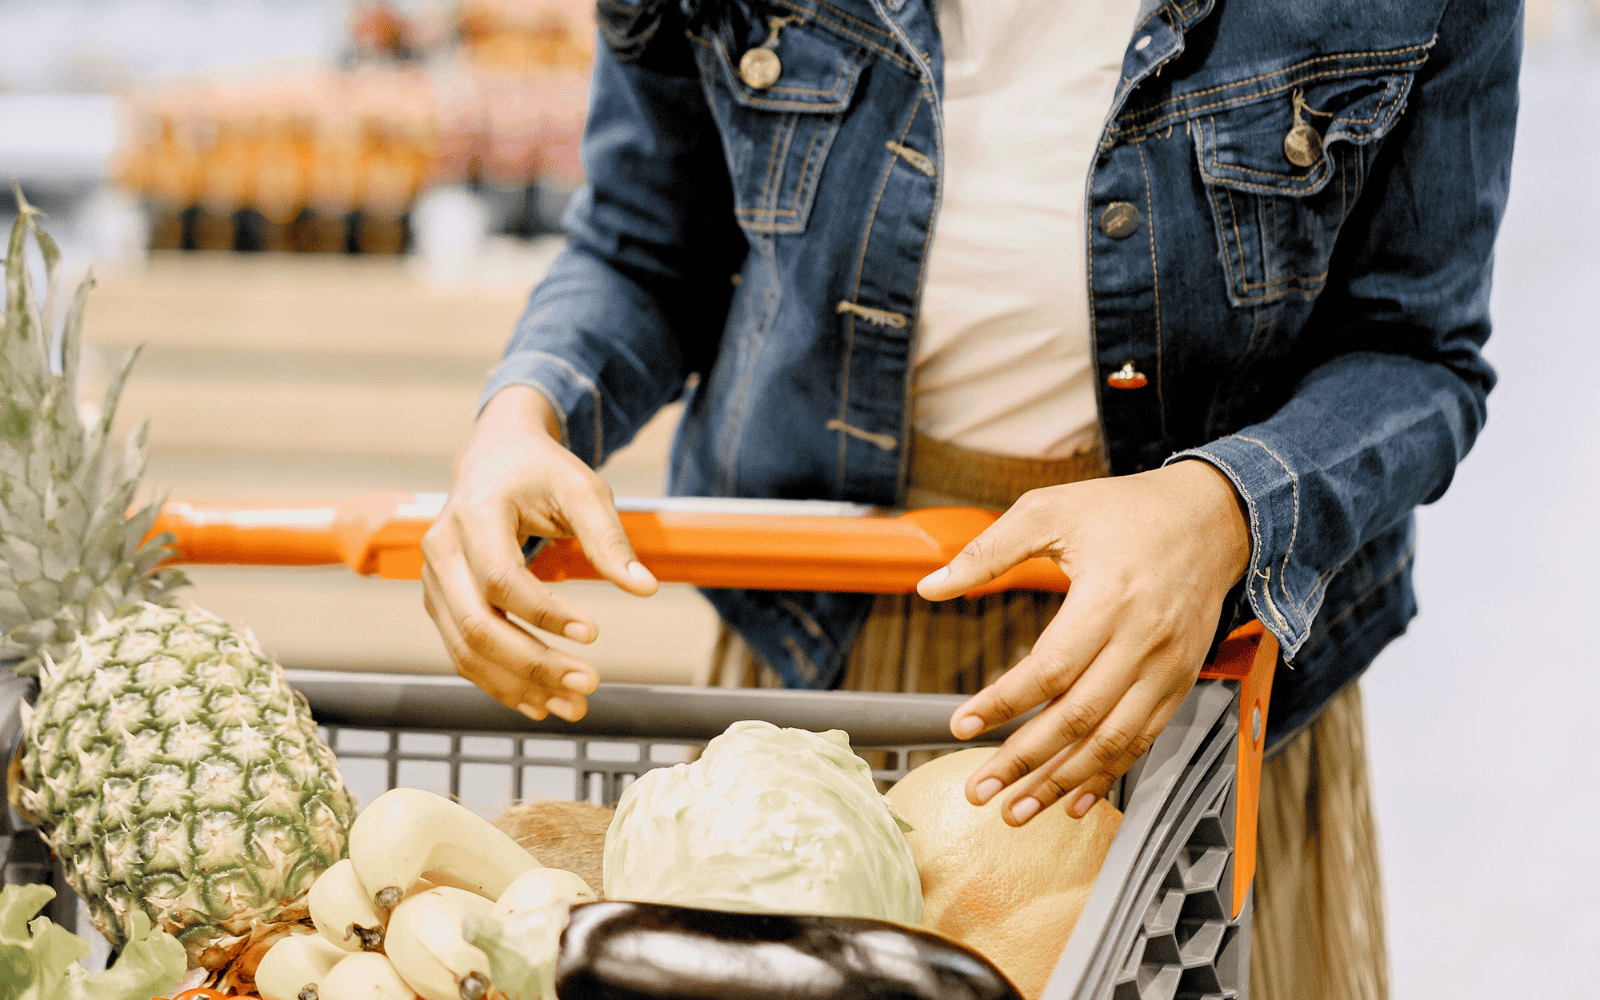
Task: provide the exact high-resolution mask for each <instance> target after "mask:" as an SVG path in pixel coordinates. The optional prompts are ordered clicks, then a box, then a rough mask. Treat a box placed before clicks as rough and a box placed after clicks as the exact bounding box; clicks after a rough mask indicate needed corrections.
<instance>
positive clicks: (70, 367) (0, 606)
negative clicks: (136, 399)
mask: <svg viewBox="0 0 1600 1000" xmlns="http://www.w3.org/2000/svg"><path fill="white" fill-rule="evenodd" d="M16 198H17V207H18V215H17V221H16V224H15V225H14V226H13V227H12V230H11V236H10V240H9V242H8V243H7V250H6V259H5V265H4V281H5V290H6V303H5V315H4V322H3V325H0V381H3V382H4V384H5V386H6V392H5V394H4V398H3V399H0V636H3V637H4V638H3V639H0V659H3V658H20V659H21V660H22V663H21V664H20V665H19V666H17V668H16V670H17V672H18V673H29V674H31V673H36V672H37V671H38V666H39V663H40V660H41V657H42V654H48V655H50V656H53V657H57V658H60V657H62V656H64V655H65V654H66V651H67V645H68V644H69V643H70V642H71V641H72V639H73V638H74V636H75V635H76V633H77V632H79V631H81V630H83V629H85V628H88V627H92V625H93V623H95V622H96V621H98V620H99V618H101V617H114V616H115V615H117V614H119V613H125V612H127V611H129V610H132V609H134V608H136V607H137V606H138V605H139V604H140V603H141V602H143V601H150V602H152V603H156V604H166V603H170V602H171V600H172V599H173V597H172V595H171V591H173V590H174V589H176V588H178V587H182V586H186V585H187V583H188V581H187V580H186V579H185V578H184V577H183V575H182V574H181V573H179V572H177V571H175V570H168V569H159V568H158V567H159V566H160V564H161V562H162V561H163V560H164V559H166V558H167V557H168V556H170V554H171V550H170V548H168V547H167V546H166V545H165V542H166V541H168V539H164V538H163V539H152V540H148V541H147V540H145V536H146V535H147V534H149V532H150V528H151V526H152V525H153V523H154V521H155V516H156V513H157V509H156V507H155V506H149V505H147V506H145V507H143V508H141V509H140V510H139V511H138V512H136V513H134V514H132V515H131V516H130V514H129V511H130V508H131V507H132V506H133V504H134V501H135V498H136V496H137V494H138V490H139V480H140V478H141V477H142V476H143V475H144V468H145V434H146V428H145V427H140V428H139V429H138V430H137V431H135V432H134V433H133V434H131V435H129V436H128V439H127V442H126V444H125V446H124V447H123V448H121V449H120V454H118V455H116V457H115V458H113V457H112V455H113V454H115V453H113V452H110V451H108V449H111V448H112V447H113V444H112V435H111V428H112V422H113V420H114V418H115V416H116V410H117V401H118V399H119V398H120V397H121V395H122V390H123V387H124V386H125V385H126V384H127V380H128V375H129V373H130V371H131V370H132V367H133V364H134V362H135V361H136V360H137V359H138V356H139V351H138V350H137V349H135V350H134V351H132V352H130V353H129V355H128V357H127V358H125V359H124V360H123V362H122V363H121V364H120V365H119V366H118V367H117V369H116V371H115V372H114V373H113V375H112V377H111V380H110V384H109V385H108V386H107V389H106V395H105V401H104V405H103V406H102V407H101V412H100V414H99V416H98V418H97V419H95V420H93V421H91V422H90V423H89V424H88V425H85V422H84V420H83V418H82V416H80V413H79V409H78V390H79V385H78V378H79V357H80V354H81V351H82V347H83V318H84V311H85V308H86V305H87V302H88V294H89V289H90V287H91V285H92V279H85V280H84V281H83V282H81V283H80V284H79V285H78V286H77V288H76V290H75V291H74V294H73V296H72V299H71V302H70V303H69V304H68V306H67V308H66V310H65V314H64V315H63V314H62V313H61V312H60V310H59V309H58V302H59V301H60V298H61V296H60V284H61V275H62V258H61V251H60V248H59V247H57V246H56V243H55V240H53V239H52V238H51V237H50V235H49V234H48V233H47V232H45V230H44V228H43V227H42V226H41V225H40V222H39V219H40V218H41V213H40V212H39V210H38V209H36V208H34V207H33V206H32V205H30V204H28V202H27V199H26V198H24V197H23V196H22V192H21V191H20V190H18V191H17V192H16ZM30 236H31V237H32V242H33V245H34V246H36V247H37V249H38V254H39V259H40V260H42V261H43V264H44V278H45V285H46V294H45V298H44V300H43V301H40V300H39V299H38V297H37V296H35V294H34V292H33V289H32V287H31V285H30V281H29V268H28V252H29V251H28V245H29V237H30ZM58 325H59V326H60V339H59V341H58V342H57V341H56V339H55V337H54V332H55V330H56V328H57V326H58ZM0 1000H3V998H0Z"/></svg>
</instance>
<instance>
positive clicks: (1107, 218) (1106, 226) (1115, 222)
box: [1100, 201, 1139, 240]
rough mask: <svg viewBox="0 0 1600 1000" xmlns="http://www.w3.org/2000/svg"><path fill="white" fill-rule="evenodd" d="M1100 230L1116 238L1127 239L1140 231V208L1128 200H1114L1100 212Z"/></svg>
mask: <svg viewBox="0 0 1600 1000" xmlns="http://www.w3.org/2000/svg"><path fill="white" fill-rule="evenodd" d="M1100 231H1101V232H1103V233H1105V234H1106V235H1107V236H1109V237H1111V238H1112V239H1114V240H1125V239H1127V238H1128V237H1129V236H1132V235H1133V234H1134V233H1136V232H1138V231H1139V210H1138V209H1137V208H1134V207H1133V205H1132V204H1130V203H1128V202H1126V201H1114V202H1112V203H1111V204H1109V205H1107V206H1106V210H1105V211H1104V212H1101V213H1100Z"/></svg>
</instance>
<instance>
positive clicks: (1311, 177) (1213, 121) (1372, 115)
mask: <svg viewBox="0 0 1600 1000" xmlns="http://www.w3.org/2000/svg"><path fill="white" fill-rule="evenodd" d="M1411 79H1412V73H1410V72H1402V73H1388V74H1382V75H1375V76H1360V77H1341V78H1339V79H1334V80H1321V81H1316V82H1312V83H1307V84H1306V85H1305V86H1304V87H1303V88H1302V89H1300V90H1297V91H1295V92H1289V91H1287V90H1285V91H1281V92H1279V93H1277V94H1274V95H1272V96H1270V97H1267V98H1264V99H1262V100H1259V101H1255V102H1252V103H1247V104H1239V105H1235V106H1233V107H1230V108H1228V109H1227V110H1226V111H1223V112H1221V113H1218V114H1213V115H1204V116H1201V117H1197V118H1196V119H1194V122H1193V129H1194V136H1195V145H1196V151H1197V153H1198V158H1199V162H1200V175H1201V177H1202V178H1203V179H1204V180H1205V182H1206V183H1207V184H1220V185H1222V186H1224V187H1229V188H1233V189H1234V190H1237V191H1252V192H1257V193H1261V194H1278V195H1291V196H1300V195H1307V194H1313V193H1315V192H1317V191H1320V190H1321V189H1322V188H1323V187H1324V186H1326V185H1327V183H1328V180H1329V178H1331V177H1332V176H1333V174H1334V167H1335V164H1334V163H1332V162H1331V160H1332V157H1330V155H1329V153H1328V150H1329V148H1330V147H1332V146H1333V145H1335V144H1336V143H1341V142H1342V143H1350V144H1351V145H1356V146H1363V145H1366V144H1368V143H1372V142H1376V141H1377V140H1379V139H1381V138H1383V136H1384V135H1385V134H1386V133H1387V132H1388V131H1389V128H1390V127H1391V126H1392V125H1393V123H1394V121H1395V119H1396V118H1397V117H1399V114H1400V111H1401V109H1402V108H1404V107H1405V98H1406V95H1407V93H1409V92H1410V90H1411ZM1296 93H1298V94H1300V96H1301V98H1302V99H1303V101H1304V109H1303V110H1302V111H1301V112H1300V116H1299V121H1300V122H1303V123H1304V124H1305V125H1308V126H1310V127H1311V128H1312V129H1314V130H1315V131H1316V133H1317V135H1318V137H1319V138H1320V139H1321V150H1320V151H1319V154H1318V155H1317V158H1316V160H1315V161H1314V162H1312V163H1311V164H1310V165H1308V166H1304V167H1300V166H1296V165H1294V164H1293V163H1291V162H1290V161H1289V157H1288V154H1287V153H1286V152H1285V149H1284V140H1285V139H1286V138H1287V137H1288V135H1289V132H1290V130H1291V129H1293V128H1294V127H1295V126H1296V116H1295V94H1296Z"/></svg>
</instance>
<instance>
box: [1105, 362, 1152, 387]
mask: <svg viewBox="0 0 1600 1000" xmlns="http://www.w3.org/2000/svg"><path fill="white" fill-rule="evenodd" d="M1149 384H1150V380H1149V379H1147V378H1145V377H1144V372H1142V371H1138V370H1137V369H1135V368H1134V367H1133V362H1132V361H1129V362H1127V363H1126V364H1124V365H1123V366H1122V367H1121V368H1119V369H1117V370H1116V371H1114V372H1112V373H1111V374H1110V375H1107V376H1106V385H1109V386H1110V387H1111V388H1113V389H1143V388H1144V387H1145V386H1147V385H1149Z"/></svg>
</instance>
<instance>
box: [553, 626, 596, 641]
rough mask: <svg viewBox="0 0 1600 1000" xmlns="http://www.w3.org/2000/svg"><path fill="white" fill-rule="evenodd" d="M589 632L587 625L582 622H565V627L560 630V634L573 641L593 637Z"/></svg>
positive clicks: (587, 639)
mask: <svg viewBox="0 0 1600 1000" xmlns="http://www.w3.org/2000/svg"><path fill="white" fill-rule="evenodd" d="M590 632H591V630H590V628H589V626H588V625H586V624H584V623H583V622H567V625H566V627H565V628H563V629H562V630H561V634H562V635H564V636H566V637H567V638H568V639H571V640H572V641H573V642H588V641H589V640H590V639H593V638H594V636H593V635H591V634H590Z"/></svg>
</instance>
